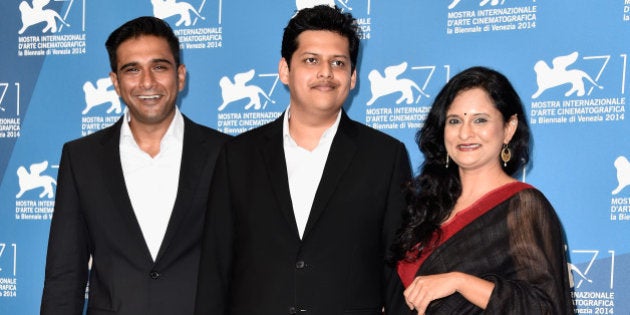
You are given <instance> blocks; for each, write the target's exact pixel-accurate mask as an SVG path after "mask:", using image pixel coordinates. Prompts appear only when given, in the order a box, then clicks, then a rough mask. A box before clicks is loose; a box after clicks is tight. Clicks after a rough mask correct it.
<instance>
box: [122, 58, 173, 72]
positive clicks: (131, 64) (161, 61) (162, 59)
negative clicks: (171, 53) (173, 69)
mask: <svg viewBox="0 0 630 315" xmlns="http://www.w3.org/2000/svg"><path fill="white" fill-rule="evenodd" d="M151 62H152V63H167V64H169V65H172V64H173V62H171V61H170V60H168V59H164V58H155V59H152V60H151ZM138 64H139V63H138V62H137V61H132V62H129V63H126V64H124V65H122V66H120V69H118V70H119V71H120V70H124V69H126V68H129V67H135V66H137V65H138Z"/></svg>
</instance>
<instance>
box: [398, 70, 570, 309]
mask: <svg viewBox="0 0 630 315" xmlns="http://www.w3.org/2000/svg"><path fill="white" fill-rule="evenodd" d="M416 141H417V143H418V146H419V148H420V150H421V151H422V153H423V154H424V158H425V160H424V162H423V164H422V169H421V173H420V175H419V176H418V177H417V178H416V179H415V180H414V181H413V184H412V185H411V193H410V200H409V201H410V206H409V208H408V211H407V212H406V214H405V218H404V223H403V226H402V228H401V229H400V231H399V234H398V236H397V237H398V238H397V243H396V244H395V245H394V255H395V260H397V261H398V273H399V275H400V277H401V280H402V281H403V284H404V285H405V287H406V289H405V292H404V295H405V299H406V302H407V305H408V306H409V308H410V309H411V310H412V311H416V312H417V313H418V314H481V313H483V314H528V315H529V314H573V312H574V310H573V304H572V301H571V295H570V290H571V288H570V283H569V274H568V268H567V266H568V265H567V259H566V251H565V238H564V235H563V232H562V226H561V224H560V221H559V219H558V217H557V215H556V213H555V211H554V209H553V207H552V206H551V204H550V203H549V201H548V200H547V199H546V198H545V196H544V195H543V194H542V193H541V192H540V191H538V190H537V189H535V188H534V187H532V186H531V185H529V184H526V183H523V182H520V181H517V180H516V179H514V177H512V176H513V175H514V174H515V173H517V171H519V170H520V169H521V168H522V167H524V166H525V165H526V164H527V162H528V161H529V147H530V143H529V142H530V131H529V127H528V125H527V120H526V117H525V113H524V110H523V105H522V103H521V100H520V98H519V96H518V95H517V93H516V91H515V90H514V88H513V87H512V85H511V84H510V82H509V81H508V79H507V78H506V77H505V76H503V75H502V74H500V73H498V72H496V71H494V70H491V69H488V68H484V67H473V68H469V69H467V70H464V71H463V72H461V73H459V74H457V75H456V76H455V77H453V78H452V79H451V80H450V81H449V82H448V83H447V84H446V86H445V87H444V88H443V89H442V90H441V91H440V93H439V94H438V95H437V97H436V99H435V102H434V104H433V106H432V108H431V111H430V113H429V115H428V117H427V119H426V122H425V125H424V126H423V127H422V129H421V130H420V131H419V132H418V134H417V135H416Z"/></svg>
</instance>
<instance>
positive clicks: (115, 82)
mask: <svg viewBox="0 0 630 315" xmlns="http://www.w3.org/2000/svg"><path fill="white" fill-rule="evenodd" d="M109 79H110V80H112V84H113V85H114V90H116V94H118V96H120V90H119V89H118V75H117V74H116V72H114V71H112V72H110V73H109Z"/></svg>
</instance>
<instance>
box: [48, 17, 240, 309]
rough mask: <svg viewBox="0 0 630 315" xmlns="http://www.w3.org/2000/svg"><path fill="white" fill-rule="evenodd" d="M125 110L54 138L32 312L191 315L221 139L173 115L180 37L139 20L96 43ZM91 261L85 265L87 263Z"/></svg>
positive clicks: (180, 73) (181, 79) (181, 82)
mask: <svg viewBox="0 0 630 315" xmlns="http://www.w3.org/2000/svg"><path fill="white" fill-rule="evenodd" d="M105 45H106V47H107V51H108V54H109V58H110V64H111V69H112V72H111V73H110V78H111V80H112V82H113V84H114V87H115V89H116V92H117V93H118V95H119V96H120V97H121V98H122V99H123V101H124V102H125V104H126V105H127V112H126V113H125V115H124V116H123V117H121V119H119V120H118V122H116V123H115V124H114V125H113V126H111V127H109V128H106V129H104V130H102V131H99V132H96V133H94V134H92V135H89V136H86V137H84V138H81V139H78V140H75V141H71V142H68V143H66V144H65V145H64V147H63V152H62V155H61V163H60V167H59V175H58V179H57V180H58V186H57V196H56V199H55V210H54V216H53V219H52V223H51V228H50V237H49V242H48V254H47V257H46V277H45V283H44V293H43V297H42V304H41V314H54V315H59V314H63V315H69V314H82V311H83V308H84V302H85V291H86V282H87V281H88V274H89V298H88V305H87V313H88V314H119V315H139V314H151V315H156V314H164V315H172V314H192V313H193V308H194V298H195V291H196V288H197V284H196V282H197V270H198V266H199V256H200V244H201V235H202V228H203V220H204V216H205V213H206V211H205V209H206V204H207V199H208V190H209V186H210V178H211V177H212V174H213V171H214V166H215V163H216V158H217V155H218V152H219V148H220V146H221V145H222V144H223V143H224V142H225V140H227V138H228V136H226V135H223V134H221V133H219V132H217V131H214V130H212V129H210V128H206V127H203V126H201V125H198V124H196V123H194V122H192V121H191V120H190V119H188V118H187V117H185V116H184V115H182V114H181V112H179V109H178V108H177V107H176V101H177V96H178V93H179V91H181V90H182V89H183V88H184V86H185V79H186V67H185V66H184V65H183V64H181V63H180V58H179V42H178V40H177V37H175V35H174V34H173V31H172V29H171V28H170V27H169V26H168V24H166V23H165V22H163V21H162V20H160V19H157V18H153V17H141V18H137V19H134V20H132V21H129V22H127V23H125V24H124V25H122V26H121V27H119V28H118V29H116V30H115V31H114V32H113V33H112V34H111V35H110V36H109V38H108V40H107V42H106V44H105ZM90 259H91V270H88V269H89V266H88V265H89V261H90Z"/></svg>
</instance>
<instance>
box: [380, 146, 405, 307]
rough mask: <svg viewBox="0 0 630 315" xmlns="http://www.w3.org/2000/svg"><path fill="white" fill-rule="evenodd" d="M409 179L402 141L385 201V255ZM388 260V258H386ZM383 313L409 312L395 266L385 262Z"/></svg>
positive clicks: (399, 222) (403, 205) (393, 234)
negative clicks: (386, 200)
mask: <svg viewBox="0 0 630 315" xmlns="http://www.w3.org/2000/svg"><path fill="white" fill-rule="evenodd" d="M410 179H411V166H410V163H409V155H408V153H407V149H406V148H405V145H404V144H403V143H399V144H398V150H397V153H396V164H395V166H394V168H393V172H392V177H391V181H390V188H389V197H388V202H387V213H386V218H385V220H386V221H385V224H384V228H383V240H384V244H385V245H386V248H384V251H385V253H386V255H385V256H386V257H388V256H389V255H390V250H391V246H392V243H393V241H394V238H395V235H396V231H397V230H398V228H399V227H400V225H401V224H402V214H403V211H404V210H405V208H406V201H405V185H406V184H407V183H408V181H409V180H410ZM388 260H389V259H388ZM384 275H385V313H386V314H409V308H408V307H407V304H406V303H405V299H404V296H403V291H404V287H403V284H402V281H401V280H400V277H399V276H398V273H397V272H396V267H395V266H394V265H390V264H387V263H386V264H385V272H384Z"/></svg>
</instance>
